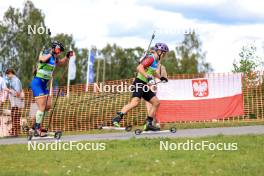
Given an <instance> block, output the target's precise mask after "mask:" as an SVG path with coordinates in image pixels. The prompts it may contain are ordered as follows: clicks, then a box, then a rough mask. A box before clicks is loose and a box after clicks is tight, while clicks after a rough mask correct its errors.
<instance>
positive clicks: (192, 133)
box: [0, 125, 264, 145]
mask: <svg viewBox="0 0 264 176" xmlns="http://www.w3.org/2000/svg"><path fill="white" fill-rule="evenodd" d="M105 131H106V133H104V134H82V135H68V136H62V138H61V140H60V141H64V142H67V141H76V142H77V141H96V140H127V139H130V138H133V137H134V138H159V137H161V138H165V137H169V138H179V137H190V138H193V137H203V136H215V135H219V134H222V135H247V134H264V125H256V126H242V127H222V128H200V129H181V130H178V131H177V132H176V133H170V132H162V133H155V132H153V133H150V134H141V135H135V133H134V132H118V133H107V130H105ZM37 141H41V142H51V141H55V139H41V140H37ZM27 143H28V141H27V139H26V138H2V139H0V145H8V144H27Z"/></svg>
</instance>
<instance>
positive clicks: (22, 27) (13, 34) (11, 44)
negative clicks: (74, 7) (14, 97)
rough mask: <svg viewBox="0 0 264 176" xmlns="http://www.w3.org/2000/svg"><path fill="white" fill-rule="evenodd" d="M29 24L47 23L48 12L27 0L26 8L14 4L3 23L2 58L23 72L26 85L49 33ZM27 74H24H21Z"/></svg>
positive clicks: (3, 61)
mask: <svg viewBox="0 0 264 176" xmlns="http://www.w3.org/2000/svg"><path fill="white" fill-rule="evenodd" d="M28 25H32V26H33V25H36V26H43V27H46V26H45V23H44V15H43V14H42V12H41V11H40V10H39V9H37V8H35V7H34V5H33V3H32V2H31V1H27V2H26V3H25V6H24V8H23V10H22V11H19V9H14V8H12V7H10V8H9V9H8V10H7V11H6V12H5V15H4V20H3V22H1V24H0V46H1V49H0V61H1V62H2V63H4V67H5V68H6V67H12V68H14V69H15V70H16V71H17V74H18V75H20V79H21V81H22V83H23V85H24V86H27V85H28V83H29V81H30V79H31V78H32V71H33V67H34V65H35V64H36V60H37V59H38V56H39V52H40V50H41V49H42V47H43V45H44V44H45V43H46V42H47V41H49V35H45V34H34V35H30V34H29V33H28ZM21 75H23V76H21Z"/></svg>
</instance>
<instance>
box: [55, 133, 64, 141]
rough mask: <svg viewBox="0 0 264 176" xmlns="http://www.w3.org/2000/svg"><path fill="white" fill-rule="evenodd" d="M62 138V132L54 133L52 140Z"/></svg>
mask: <svg viewBox="0 0 264 176" xmlns="http://www.w3.org/2000/svg"><path fill="white" fill-rule="evenodd" d="M61 136H62V132H61V131H56V132H55V134H54V138H55V139H57V140H59V139H60V138H61Z"/></svg>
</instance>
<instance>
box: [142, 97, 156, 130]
mask: <svg viewBox="0 0 264 176" xmlns="http://www.w3.org/2000/svg"><path fill="white" fill-rule="evenodd" d="M143 97H144V99H145V100H146V101H148V102H149V103H150V104H151V107H150V109H149V111H148V117H147V119H146V124H145V126H144V129H145V130H146V131H148V130H151V131H158V130H160V128H159V127H155V126H153V120H154V118H155V116H156V111H157V110H158V108H159V104H160V103H159V99H158V98H157V97H156V96H155V94H153V92H148V93H146V94H145V95H144V96H143Z"/></svg>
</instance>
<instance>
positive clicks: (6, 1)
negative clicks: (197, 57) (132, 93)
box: [0, 0, 264, 72]
mask: <svg viewBox="0 0 264 176" xmlns="http://www.w3.org/2000/svg"><path fill="white" fill-rule="evenodd" d="M32 1H33V3H34V5H35V6H36V7H37V8H39V9H41V10H42V12H43V13H44V14H45V24H46V25H47V26H48V28H50V29H51V32H52V35H56V34H58V33H67V34H72V35H73V37H74V40H75V43H76V46H77V47H80V48H90V47H91V46H93V45H95V46H96V47H97V48H98V49H100V48H103V47H104V46H106V44H107V43H110V44H113V43H116V44H117V45H119V46H121V47H123V48H128V47H135V46H140V47H143V48H145V49H146V48H147V46H148V43H149V41H150V38H151V35H152V33H153V31H156V37H155V39H154V41H153V43H155V42H164V43H167V44H168V46H169V48H170V50H175V47H176V46H177V45H178V44H179V43H180V42H181V41H182V39H183V36H184V33H185V32H186V31H189V30H195V31H196V33H197V34H198V35H199V38H200V40H201V41H202V44H203V45H202V49H203V51H205V52H206V61H207V62H210V63H211V65H212V67H213V69H214V72H230V71H231V70H232V68H233V62H234V59H236V60H238V59H239V56H238V53H239V51H240V49H241V47H242V46H244V45H248V44H252V43H253V44H255V45H256V46H257V52H258V53H257V54H258V55H259V56H262V57H263V58H264V10H263V9H264V2H262V1H260V0H188V1H186V0H32ZM24 2H25V0H0V20H2V19H3V15H4V12H5V11H6V10H7V9H8V7H9V6H12V7H16V8H20V9H21V8H22V7H23V4H24Z"/></svg>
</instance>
